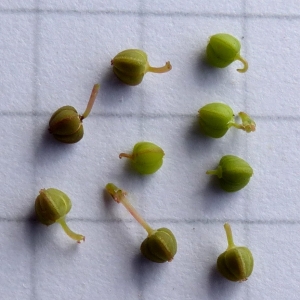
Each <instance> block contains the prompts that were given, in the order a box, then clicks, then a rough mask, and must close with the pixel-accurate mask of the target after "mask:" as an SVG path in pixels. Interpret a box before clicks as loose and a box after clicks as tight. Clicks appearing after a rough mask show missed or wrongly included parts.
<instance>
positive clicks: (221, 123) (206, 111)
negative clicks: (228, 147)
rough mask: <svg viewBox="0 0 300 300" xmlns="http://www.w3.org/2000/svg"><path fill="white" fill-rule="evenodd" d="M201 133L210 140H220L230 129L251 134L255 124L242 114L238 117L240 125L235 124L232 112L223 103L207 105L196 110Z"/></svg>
mask: <svg viewBox="0 0 300 300" xmlns="http://www.w3.org/2000/svg"><path fill="white" fill-rule="evenodd" d="M198 114H199V124H200V129H201V132H202V133H203V134H205V135H207V136H210V137H212V138H220V137H222V136H224V135H225V134H226V132H227V131H228V129H229V128H230V127H235V128H237V129H242V130H244V131H246V132H248V133H249V132H252V131H255V129H256V124H255V122H254V121H253V120H252V119H251V118H250V117H249V116H248V115H247V114H246V113H244V112H240V113H239V116H240V118H241V120H242V124H238V123H235V120H234V113H233V110H232V109H231V108H230V106H228V105H227V104H224V103H218V102H214V103H209V104H206V105H205V106H203V107H202V108H200V109H199V110H198Z"/></svg>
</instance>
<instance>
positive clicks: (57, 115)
mask: <svg viewBox="0 0 300 300" xmlns="http://www.w3.org/2000/svg"><path fill="white" fill-rule="evenodd" d="M99 88H100V85H99V84H95V85H94V88H93V90H92V93H91V96H90V100H89V102H88V105H87V108H86V110H85V112H84V113H83V115H79V114H78V112H77V110H76V109H75V108H74V107H73V106H69V105H67V106H63V107H61V108H59V109H58V110H57V111H55V112H54V114H53V115H52V117H51V119H50V121H49V132H50V133H52V134H53V136H54V138H55V139H56V140H58V141H60V142H63V143H68V144H72V143H77V142H79V141H80V140H81V139H82V137H83V126H82V120H83V119H85V118H86V117H87V116H88V115H89V113H90V111H91V109H92V107H93V104H94V102H95V100H96V97H97V94H98V91H99Z"/></svg>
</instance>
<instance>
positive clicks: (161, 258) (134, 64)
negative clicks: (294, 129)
mask: <svg viewBox="0 0 300 300" xmlns="http://www.w3.org/2000/svg"><path fill="white" fill-rule="evenodd" d="M240 49H241V45H240V43H239V41H238V40H237V39H236V38H235V37H233V36H231V35H229V34H224V33H221V34H216V35H214V36H212V37H211V38H210V40H209V43H208V45H207V49H206V55H207V62H208V63H209V64H210V65H211V66H214V67H218V68H224V67H226V66H228V65H230V64H231V63H232V62H234V61H235V60H239V61H241V62H242V63H243V64H244V67H243V68H242V69H238V71H239V72H246V71H247V68H248V64H247V62H246V61H245V60H244V59H243V58H242V57H241V55H240ZM111 65H112V70H113V72H114V74H115V75H116V77H117V78H118V79H119V80H120V81H121V82H123V83H124V84H127V85H131V86H135V85H138V84H140V83H141V82H142V80H143V78H144V75H145V74H146V73H147V72H153V73H165V72H168V71H170V70H171V69H172V67H171V64H170V62H167V63H166V64H165V66H163V67H158V68H155V67H152V66H150V65H149V63H148V57H147V54H146V53H145V52H144V51H142V50H139V49H128V50H125V51H122V52H120V53H118V54H117V55H116V56H115V57H114V58H113V59H112V60H111ZM99 88H100V85H99V84H95V85H94V87H93V90H92V93H91V96H90V100H89V102H88V105H87V107H86V110H85V112H84V113H83V114H82V115H79V114H78V112H77V110H76V109H75V108H74V107H73V106H70V105H67V106H63V107H61V108H59V109H58V110H56V111H55V112H54V113H53V115H52V116H51V118H50V121H49V132H50V133H51V134H52V135H53V137H54V138H55V139H56V140H57V141H59V142H63V143H68V144H72V143H77V142H79V141H80V140H81V139H82V138H83V134H84V130H83V124H82V121H83V119H85V118H86V117H87V116H88V115H89V114H90V112H91V109H92V107H93V104H94V102H95V100H96V97H97V94H98V91H99ZM238 116H239V117H240V119H241V123H239V122H236V121H235V115H234V112H233V110H232V108H231V107H230V106H229V105H227V104H224V103H217V102H213V103H209V104H206V105H205V106H203V107H202V108H200V109H199V110H198V119H199V125H200V130H201V132H202V133H203V134H204V135H206V136H208V137H211V138H215V139H218V138H221V137H223V136H224V135H225V134H226V133H227V131H228V130H229V129H230V128H231V127H235V128H236V129H241V130H243V131H245V132H248V133H249V132H253V131H255V128H256V124H255V122H254V121H253V120H252V118H251V117H250V116H249V115H247V114H246V113H244V112H240V113H238ZM164 155H165V153H164V151H163V149H162V148H161V147H159V146H158V145H156V144H154V143H152V142H148V141H142V142H138V143H136V144H135V145H134V146H133V149H132V151H131V152H130V153H120V154H119V158H128V159H129V160H130V163H131V165H132V167H133V169H134V170H135V171H137V172H138V173H139V174H141V175H149V174H153V173H155V172H157V171H158V170H159V169H160V168H161V167H162V165H163V158H164ZM206 174H208V175H216V176H217V178H218V180H219V184H220V187H221V188H222V189H223V190H224V191H226V192H236V191H239V190H241V189H242V188H244V187H245V186H246V185H247V184H248V183H249V181H250V178H251V176H252V175H253V169H252V168H251V167H250V165H249V164H248V163H247V162H246V161H245V160H243V159H242V158H239V157H237V156H235V155H225V156H223V157H222V158H221V160H220V162H219V164H218V166H217V167H216V169H213V170H208V171H207V172H206ZM105 190H106V192H107V193H108V194H109V195H110V196H111V197H112V198H113V199H114V200H115V201H116V202H117V203H121V204H123V205H124V206H125V208H126V209H127V210H128V211H129V212H130V213H131V215H132V216H133V217H134V218H135V219H136V220H137V222H138V223H139V224H140V225H141V226H142V227H143V228H144V229H145V231H146V232H147V237H146V238H145V240H144V241H143V242H142V243H141V247H140V250H141V253H142V254H143V255H144V257H146V258H147V259H149V260H150V261H153V262H156V263H164V262H170V261H172V260H173V258H174V256H175V254H176V253H177V241H176V238H175V235H174V234H173V232H172V231H171V230H170V229H168V228H165V227H162V228H158V229H153V228H152V227H150V226H149V225H148V223H147V222H146V221H145V220H144V219H143V218H142V217H141V216H140V215H139V213H138V212H137V211H136V210H135V208H134V207H133V206H132V205H131V203H130V202H129V200H128V198H127V193H126V192H125V191H124V190H122V189H120V188H118V187H117V186H116V185H114V184H113V183H108V184H107V185H106V187H105ZM71 206H72V204H71V200H70V198H69V197H68V196H67V195H66V194H65V193H64V192H62V191H60V190H58V189H55V188H48V189H42V190H40V192H39V195H38V196H37V198H36V200H35V211H36V215H37V219H38V220H39V221H40V222H41V223H42V224H44V225H47V226H49V225H52V224H54V223H59V224H60V225H61V226H62V228H63V229H64V231H65V232H66V234H67V235H68V236H69V237H70V238H72V239H74V240H76V241H77V242H79V243H80V242H81V241H84V240H85V237H84V236H83V235H80V234H77V233H74V232H73V231H71V229H70V228H69V227H68V226H67V224H66V221H65V218H66V215H67V214H68V213H69V211H70V209H71ZM224 227H225V231H226V235H227V240H228V248H227V250H226V251H225V252H224V253H222V254H221V255H220V256H219V257H218V259H217V268H218V270H219V272H220V273H221V274H222V275H223V276H224V277H225V278H227V279H229V280H231V281H244V280H246V279H247V277H249V276H250V274H251V273H252V270H253V265H254V263H253V257H252V254H251V252H250V250H249V249H248V248H246V247H237V246H235V244H234V243H233V238H232V233H231V228H230V225H229V224H227V223H226V224H225V225H224Z"/></svg>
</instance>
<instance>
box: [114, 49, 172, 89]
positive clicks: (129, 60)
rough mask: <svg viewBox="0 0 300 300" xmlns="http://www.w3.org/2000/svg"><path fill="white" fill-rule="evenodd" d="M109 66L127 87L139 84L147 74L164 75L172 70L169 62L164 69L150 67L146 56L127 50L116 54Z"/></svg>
mask: <svg viewBox="0 0 300 300" xmlns="http://www.w3.org/2000/svg"><path fill="white" fill-rule="evenodd" d="M111 65H112V66H113V71H114V73H115V74H116V76H117V77H118V78H119V79H120V80H121V81H122V82H123V83H126V84H128V85H138V84H140V83H141V82H142V80H143V78H144V75H145V74H146V73H147V72H153V73H165V72H168V71H170V70H171V69H172V66H171V64H170V62H167V63H166V65H165V66H164V67H160V68H154V67H151V66H150V65H149V63H148V58H147V54H146V53H145V52H144V51H142V50H139V49H128V50H124V51H122V52H120V53H118V54H117V55H116V56H115V57H114V58H113V59H112V60H111Z"/></svg>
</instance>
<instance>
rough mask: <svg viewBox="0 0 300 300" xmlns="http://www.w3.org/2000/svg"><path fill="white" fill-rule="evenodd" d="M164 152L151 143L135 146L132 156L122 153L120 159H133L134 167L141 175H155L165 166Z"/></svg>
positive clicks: (141, 143)
mask: <svg viewBox="0 0 300 300" xmlns="http://www.w3.org/2000/svg"><path fill="white" fill-rule="evenodd" d="M164 155H165V153H164V151H163V150H162V149H161V148H160V147H159V146H157V145H155V144H153V143H150V142H140V143H137V144H135V146H134V148H133V150H132V154H126V153H120V155H119V158H122V157H126V158H129V159H131V162H132V165H133V167H134V168H135V169H136V171H138V172H139V173H140V174H152V173H155V172H156V171H157V170H158V169H160V167H161V166H162V164H163V157H164Z"/></svg>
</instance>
